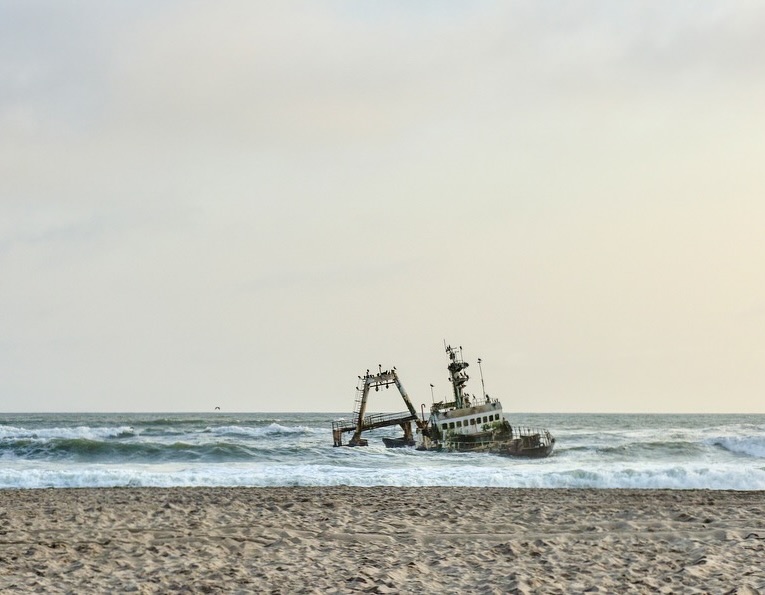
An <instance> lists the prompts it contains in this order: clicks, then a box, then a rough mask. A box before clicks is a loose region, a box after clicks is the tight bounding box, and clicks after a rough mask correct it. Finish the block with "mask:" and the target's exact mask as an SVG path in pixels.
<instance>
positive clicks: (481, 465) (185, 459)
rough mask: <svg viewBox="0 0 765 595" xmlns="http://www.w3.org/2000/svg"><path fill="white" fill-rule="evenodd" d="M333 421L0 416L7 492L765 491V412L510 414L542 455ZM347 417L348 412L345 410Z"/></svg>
mask: <svg viewBox="0 0 765 595" xmlns="http://www.w3.org/2000/svg"><path fill="white" fill-rule="evenodd" d="M342 416H343V414H333V413H221V412H215V413H44V414H43V413H37V414H23V413H17V414H0V488H51V487H53V488H59V487H114V486H135V487H139V486H157V487H169V486H259V487H262V486H331V485H349V486H493V487H533V488H671V489H691V488H706V489H714V490H765V415H618V414H602V415H593V414H512V413H507V412H506V416H507V417H508V419H509V420H510V422H511V423H512V424H514V425H515V424H518V425H527V426H532V427H545V428H548V429H549V430H550V431H551V432H552V433H553V435H554V436H555V438H556V440H557V443H556V449H555V452H554V454H553V455H552V456H551V457H549V458H547V459H538V460H523V459H511V458H504V457H499V456H496V455H490V454H478V453H446V452H418V451H416V450H414V449H412V448H400V449H386V448H385V447H384V446H383V444H382V440H381V438H382V437H383V436H391V437H393V436H397V435H399V434H400V430H399V429H398V428H395V430H394V429H393V428H387V429H382V430H376V431H373V432H368V433H366V434H365V436H366V437H367V438H368V439H369V446H367V447H356V448H350V447H338V448H335V447H333V446H332V434H331V422H332V420H333V419H336V418H338V417H342ZM345 416H346V417H348V416H349V415H348V414H345Z"/></svg>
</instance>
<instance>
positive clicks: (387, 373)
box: [332, 366, 417, 446]
mask: <svg viewBox="0 0 765 595" xmlns="http://www.w3.org/2000/svg"><path fill="white" fill-rule="evenodd" d="M378 369H379V371H378V372H377V374H370V373H369V370H367V373H366V374H365V375H364V376H359V383H358V385H357V386H356V402H355V405H354V411H353V419H352V420H351V421H350V422H347V421H333V422H332V439H333V441H334V445H335V446H342V445H343V434H344V433H346V432H353V436H351V439H350V441H349V442H348V446H366V445H367V441H366V440H365V439H363V438H362V437H361V433H362V432H364V431H366V430H374V429H376V428H384V427H387V426H395V425H399V426H401V428H402V429H403V430H404V439H405V440H412V439H413V437H412V424H411V422H412V421H415V420H417V412H416V411H415V409H414V405H412V401H410V400H409V395H407V394H406V390H404V386H403V385H402V384H401V380H399V377H398V374H396V368H393V369H392V370H383V369H382V366H378ZM391 384H393V385H395V386H396V388H397V389H398V392H399V393H400V394H401V398H402V399H403V400H404V404H405V405H406V408H407V410H408V411H404V412H401V413H375V414H373V415H366V411H367V400H368V398H369V391H370V390H371V389H372V388H374V389H375V390H376V391H379V390H380V389H381V388H383V387H385V388H387V387H389V386H390V385H391Z"/></svg>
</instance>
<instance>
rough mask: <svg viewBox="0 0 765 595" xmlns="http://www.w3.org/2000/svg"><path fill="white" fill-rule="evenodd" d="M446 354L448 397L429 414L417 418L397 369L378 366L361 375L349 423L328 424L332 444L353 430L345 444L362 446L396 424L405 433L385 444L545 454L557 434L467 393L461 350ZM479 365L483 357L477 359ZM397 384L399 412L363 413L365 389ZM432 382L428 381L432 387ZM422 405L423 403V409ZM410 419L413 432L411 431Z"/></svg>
mask: <svg viewBox="0 0 765 595" xmlns="http://www.w3.org/2000/svg"><path fill="white" fill-rule="evenodd" d="M444 347H445V349H446V353H447V355H448V357H449V364H448V366H447V368H448V370H449V382H450V383H451V385H452V397H453V398H452V400H451V401H447V402H445V401H439V402H434V403H433V404H432V406H431V408H430V416H429V417H428V418H425V415H424V414H423V416H422V418H421V419H418V417H417V412H416V411H415V409H414V406H413V405H412V402H411V400H410V399H409V396H408V395H407V393H406V391H405V390H404V387H403V385H402V384H401V380H400V379H399V377H398V373H397V372H396V368H392V369H391V370H383V369H382V366H379V371H378V372H377V373H374V374H373V373H370V372H369V370H367V373H366V374H365V375H364V376H359V384H358V385H357V389H356V406H355V407H354V413H353V417H352V420H351V421H350V422H347V421H343V420H338V421H335V422H333V423H332V436H333V441H334V445H335V446H342V445H343V440H342V436H343V434H344V433H346V432H353V436H352V437H351V439H350V441H349V442H348V445H349V446H366V445H367V440H366V439H364V438H362V432H364V431H367V430H372V429H376V428H382V427H386V426H394V425H399V426H400V427H401V428H402V429H403V432H404V435H403V437H400V438H383V441H384V442H385V445H386V446H388V447H400V446H415V447H416V448H417V449H418V450H448V451H471V452H488V453H494V454H499V455H505V456H519V457H546V456H549V455H550V454H551V453H552V451H553V448H554V447H555V438H554V437H553V436H552V434H550V432H549V431H548V430H546V429H542V428H528V427H523V426H513V425H511V424H510V422H509V421H508V420H507V419H506V418H505V416H504V413H503V412H502V404H501V403H500V401H499V399H492V398H490V397H489V395H488V394H486V391H485V389H484V388H483V386H484V385H483V374H481V376H482V377H481V387H482V394H481V396H480V397H477V396H475V395H471V394H469V393H468V392H467V390H466V386H467V382H468V380H469V379H470V377H469V376H468V374H467V372H466V369H467V368H468V365H469V364H468V362H466V361H465V360H464V359H463V357H462V348H461V347H460V348H459V350H457V349H455V348H453V347H451V346H449V345H446V344H444ZM478 363H479V367H480V364H481V360H480V359H479V360H478ZM391 385H395V386H396V388H398V390H399V393H400V394H401V397H402V399H403V401H404V403H405V405H406V407H407V411H405V412H402V413H388V414H373V415H368V414H367V413H366V410H367V404H368V398H369V393H370V390H371V389H372V388H374V389H375V390H376V391H378V390H380V388H382V387H385V388H388V387H389V386H391ZM431 386H432V385H431ZM424 408H425V406H424V405H423V410H424ZM412 423H414V425H415V427H416V435H413V434H412Z"/></svg>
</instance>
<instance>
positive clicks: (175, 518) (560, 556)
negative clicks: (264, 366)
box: [0, 487, 765, 594]
mask: <svg viewBox="0 0 765 595" xmlns="http://www.w3.org/2000/svg"><path fill="white" fill-rule="evenodd" d="M0 591H1V592H3V593H5V592H10V593H13V592H17V593H28V592H41V593H55V592H71V593H84V592H88V593H116V592H137V593H167V592H192V593H219V592H225V593H236V592H240V593H284V594H291V593H353V592H359V593H584V592H595V593H765V494H763V493H762V492H718V491H663V490H662V491H650V490H649V491H646V490H641V491H637V490H634V491H631V490H528V489H494V488H455V487H449V488H432V487H431V488H413V487H407V488H396V487H374V488H351V487H331V488H319V487H317V488H310V487H301V488H286V487H280V488H168V489H164V488H113V489H46V490H2V491H0Z"/></svg>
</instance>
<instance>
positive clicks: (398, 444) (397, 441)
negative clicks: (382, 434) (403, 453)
mask: <svg viewBox="0 0 765 595" xmlns="http://www.w3.org/2000/svg"><path fill="white" fill-rule="evenodd" d="M382 441H383V444H385V447H386V448H404V447H407V446H414V445H415V442H414V440H413V439H411V438H383V439H382Z"/></svg>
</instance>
